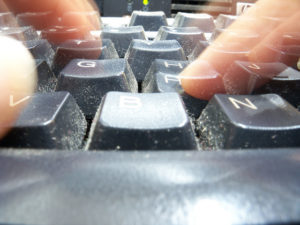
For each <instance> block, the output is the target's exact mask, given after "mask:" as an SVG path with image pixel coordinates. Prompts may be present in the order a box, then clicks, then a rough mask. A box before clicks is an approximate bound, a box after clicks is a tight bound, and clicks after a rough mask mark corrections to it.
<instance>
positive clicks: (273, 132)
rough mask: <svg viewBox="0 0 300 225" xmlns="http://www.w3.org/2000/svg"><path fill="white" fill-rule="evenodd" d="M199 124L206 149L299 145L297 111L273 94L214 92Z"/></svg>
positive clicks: (299, 126)
mask: <svg viewBox="0 0 300 225" xmlns="http://www.w3.org/2000/svg"><path fill="white" fill-rule="evenodd" d="M198 125H199V131H200V141H201V145H202V147H203V148H205V149H245V148H279V147H299V146H300V139H299V137H300V136H299V135H300V112H299V111H298V110H296V109H295V108H294V107H293V106H292V105H290V104H289V103H288V102H286V101H285V100H284V99H282V98H281V97H280V96H278V95H275V94H268V95H257V96H253V95H239V96H237V95H215V96H214V97H213V99H212V100H211V101H210V102H209V103H208V105H207V107H206V108H205V109H204V110H203V112H202V114H201V116H200V118H199V119H198Z"/></svg>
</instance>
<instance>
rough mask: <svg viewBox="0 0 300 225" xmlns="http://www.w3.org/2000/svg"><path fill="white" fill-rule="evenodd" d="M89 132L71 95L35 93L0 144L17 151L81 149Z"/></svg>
mask: <svg viewBox="0 0 300 225" xmlns="http://www.w3.org/2000/svg"><path fill="white" fill-rule="evenodd" d="M16 104H17V103H16ZM85 130H86V121H85V119H84V116H83V114H82V113H81V111H80V109H79V107H78V106H77V104H76V102H75V100H74V99H73V98H72V96H71V95H70V94H69V93H67V92H56V93H47V94H35V95H34V96H32V97H31V98H30V101H29V104H28V106H26V108H25V110H24V111H23V112H22V113H21V115H20V117H19V118H18V120H17V122H16V123H15V124H14V125H12V130H11V131H10V132H9V133H8V134H7V136H5V137H4V138H3V139H2V140H1V141H0V145H1V146H3V147H16V148H39V149H43V148H44V149H70V150H71V149H78V148H79V147H80V146H81V144H82V140H83V137H84V135H85ZM37 137H38V138H37Z"/></svg>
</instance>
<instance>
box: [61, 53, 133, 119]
mask: <svg viewBox="0 0 300 225" xmlns="http://www.w3.org/2000/svg"><path fill="white" fill-rule="evenodd" d="M57 90H58V91H68V92H70V93H71V94H72V96H73V97H74V98H75V99H76V101H77V103H78V105H79V107H80V108H81V110H82V111H83V113H84V114H85V116H86V117H87V118H88V119H90V118H93V116H94V114H95V112H96V110H97V108H98V106H99V105H100V102H101V99H102V97H103V96H104V95H105V94H106V93H107V92H109V91H124V92H137V83H136V80H135V78H134V75H133V74H132V71H131V69H130V67H129V65H128V63H127V61H126V60H124V59H110V60H83V59H74V60H72V61H71V62H70V63H69V64H68V65H67V66H66V67H65V68H64V69H63V70H62V72H61V73H60V76H59V78H58V85H57Z"/></svg>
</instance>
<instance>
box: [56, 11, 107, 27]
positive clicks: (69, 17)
mask: <svg viewBox="0 0 300 225" xmlns="http://www.w3.org/2000/svg"><path fill="white" fill-rule="evenodd" d="M82 17H84V18H86V19H87V21H85V20H82ZM79 21H83V24H81V25H83V26H84V25H87V23H90V24H89V25H90V26H91V27H93V28H94V29H97V28H101V26H102V25H101V19H100V15H99V12H98V11H86V12H70V11H69V12H66V13H64V15H63V16H62V22H61V23H62V24H63V25H64V26H78V23H79ZM74 22H75V23H74Z"/></svg>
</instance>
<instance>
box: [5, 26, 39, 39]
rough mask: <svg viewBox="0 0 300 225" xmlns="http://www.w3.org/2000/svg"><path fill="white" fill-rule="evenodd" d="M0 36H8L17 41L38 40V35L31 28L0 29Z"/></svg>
mask: <svg viewBox="0 0 300 225" xmlns="http://www.w3.org/2000/svg"><path fill="white" fill-rule="evenodd" d="M0 34H2V35H7V36H10V37H12V38H15V39H17V40H19V41H29V40H37V39H39V35H38V33H37V32H36V30H34V29H33V27H0Z"/></svg>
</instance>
